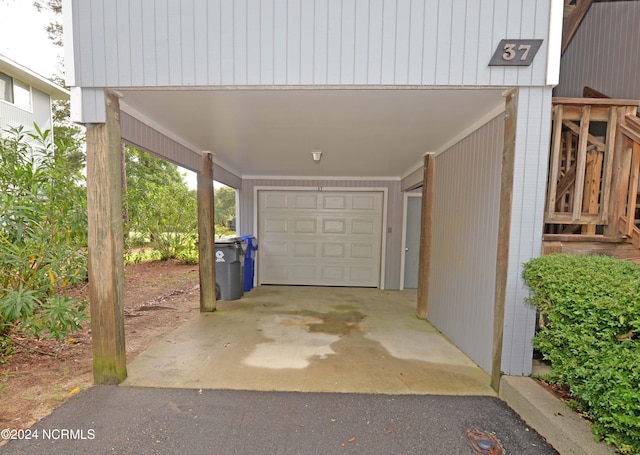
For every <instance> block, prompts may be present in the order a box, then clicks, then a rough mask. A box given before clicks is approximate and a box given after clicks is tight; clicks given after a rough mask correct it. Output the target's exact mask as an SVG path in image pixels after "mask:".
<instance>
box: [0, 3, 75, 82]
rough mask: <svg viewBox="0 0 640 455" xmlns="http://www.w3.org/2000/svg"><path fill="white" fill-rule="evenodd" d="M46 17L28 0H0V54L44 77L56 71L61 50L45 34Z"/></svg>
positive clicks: (47, 14) (48, 17)
mask: <svg viewBox="0 0 640 455" xmlns="http://www.w3.org/2000/svg"><path fill="white" fill-rule="evenodd" d="M50 17H51V16H50V14H49V13H48V12H42V13H39V12H38V11H37V10H36V9H35V7H34V6H33V1H32V0H0V54H3V55H5V56H6V57H9V58H10V59H12V60H13V61H15V62H17V63H19V64H20V65H22V66H25V67H27V68H29V69H30V70H32V71H34V72H36V73H38V74H40V75H41V76H44V77H46V78H49V77H51V76H53V75H54V74H56V73H57V72H58V70H57V67H58V59H59V57H62V54H63V50H62V48H61V47H58V46H55V45H54V44H53V43H52V42H51V41H50V40H49V38H48V36H47V32H46V30H45V27H46V26H47V25H48V24H49V22H50Z"/></svg>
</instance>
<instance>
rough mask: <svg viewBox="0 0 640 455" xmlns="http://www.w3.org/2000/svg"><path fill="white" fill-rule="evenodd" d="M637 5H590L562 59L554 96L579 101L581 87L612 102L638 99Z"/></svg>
mask: <svg viewBox="0 0 640 455" xmlns="http://www.w3.org/2000/svg"><path fill="white" fill-rule="evenodd" d="M639 24H640V2H603V3H594V4H593V5H591V8H590V9H589V12H588V13H587V15H586V17H585V19H584V21H583V22H582V24H581V25H580V28H579V29H578V31H577V32H576V34H575V36H574V37H573V40H572V41H571V44H570V45H569V47H568V48H567V50H566V51H565V53H564V55H563V56H562V62H561V65H560V83H559V85H558V87H557V88H556V90H555V92H554V94H555V95H556V96H567V97H573V98H581V97H582V88H583V87H584V86H589V87H592V88H594V89H596V90H599V91H600V92H602V93H604V94H606V95H608V96H610V97H612V98H625V99H640V83H638V78H640V26H639Z"/></svg>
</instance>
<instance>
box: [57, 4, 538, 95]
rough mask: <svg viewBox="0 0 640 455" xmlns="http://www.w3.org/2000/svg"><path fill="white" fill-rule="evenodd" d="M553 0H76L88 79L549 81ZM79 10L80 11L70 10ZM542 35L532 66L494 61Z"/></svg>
mask: <svg viewBox="0 0 640 455" xmlns="http://www.w3.org/2000/svg"><path fill="white" fill-rule="evenodd" d="M549 7H550V0H547V1H535V2H533V1H531V0H315V1H313V2H312V1H306V0H288V1H286V2H285V1H281V0H235V1H225V0H181V1H178V0H128V1H127V0H118V1H114V0H67V1H65V15H68V16H69V15H70V17H69V19H70V21H71V22H72V24H73V34H69V36H68V37H69V41H70V42H69V45H72V46H73V47H72V49H71V52H72V54H73V55H74V60H75V64H74V67H73V71H72V72H71V74H69V75H68V83H69V85H72V86H81V87H135V86H195V85H198V86H210V85H352V84H355V85H368V84H374V85H379V84H383V85H386V84H395V85H405V84H409V85H436V86H462V85H485V86H512V85H544V83H545V76H546V58H547V50H546V45H547V41H548V39H547V38H548V22H549ZM70 9H71V11H70ZM503 38H540V39H544V40H545V41H544V44H543V47H542V48H541V49H540V52H539V53H538V55H537V56H536V58H535V60H534V62H533V65H531V66H530V67H511V68H507V69H505V68H501V67H489V66H487V63H488V62H489V59H490V58H491V55H492V54H493V52H494V50H495V48H496V46H497V44H498V43H499V41H500V40H501V39H503Z"/></svg>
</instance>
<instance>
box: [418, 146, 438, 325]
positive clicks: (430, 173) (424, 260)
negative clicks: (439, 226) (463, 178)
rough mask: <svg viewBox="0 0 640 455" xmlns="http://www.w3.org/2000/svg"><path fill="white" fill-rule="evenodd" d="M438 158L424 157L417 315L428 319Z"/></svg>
mask: <svg viewBox="0 0 640 455" xmlns="http://www.w3.org/2000/svg"><path fill="white" fill-rule="evenodd" d="M435 162H436V156H435V154H433V153H428V154H426V155H425V156H424V166H423V176H422V214H421V218H420V260H419V262H418V302H417V309H416V313H417V315H418V317H419V318H422V319H426V317H427V306H428V300H429V280H430V278H431V235H432V229H433V227H432V225H433V188H434V181H433V177H434V173H435V169H434V167H435Z"/></svg>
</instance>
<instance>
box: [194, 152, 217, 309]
mask: <svg viewBox="0 0 640 455" xmlns="http://www.w3.org/2000/svg"><path fill="white" fill-rule="evenodd" d="M213 216H214V209H213V155H212V154H211V153H210V152H203V153H202V170H201V171H200V172H199V173H198V254H199V258H200V259H199V263H200V267H199V269H200V312H212V311H216V285H215V283H216V264H215V261H214V249H215V239H214V235H215V232H214V227H213V226H214V217H213Z"/></svg>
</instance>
